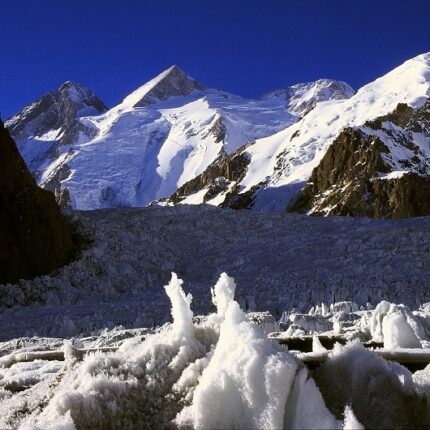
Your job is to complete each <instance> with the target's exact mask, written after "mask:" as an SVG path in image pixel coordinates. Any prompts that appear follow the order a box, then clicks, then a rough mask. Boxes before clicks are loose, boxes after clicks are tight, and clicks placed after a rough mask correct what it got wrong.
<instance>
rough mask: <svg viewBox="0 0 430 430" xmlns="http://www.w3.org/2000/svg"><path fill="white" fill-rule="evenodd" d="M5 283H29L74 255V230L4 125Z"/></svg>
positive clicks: (1, 224) (0, 257)
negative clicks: (26, 281) (32, 174)
mask: <svg viewBox="0 0 430 430" xmlns="http://www.w3.org/2000/svg"><path fill="white" fill-rule="evenodd" d="M0 172H1V173H0V237H1V243H0V283H8V282H15V281H17V280H19V279H21V278H24V279H29V278H33V277H35V276H37V275H41V274H45V273H48V272H51V271H52V270H54V269H56V268H58V267H60V266H61V265H64V264H65V263H66V262H67V261H68V260H69V259H70V258H71V256H72V255H73V252H74V243H73V238H72V233H71V230H70V227H69V225H68V223H67V221H66V219H65V218H64V217H63V215H62V214H61V212H60V209H59V207H58V206H57V204H56V203H55V199H54V196H53V194H51V193H50V192H48V191H45V190H42V189H40V188H39V187H37V185H36V182H35V180H34V179H33V177H32V176H31V174H30V172H29V170H28V168H27V167H26V165H25V163H24V161H23V159H22V158H21V156H20V154H19V152H18V150H17V147H16V145H15V142H14V141H13V140H12V138H11V137H10V135H9V132H8V131H7V130H6V129H5V128H4V125H3V123H2V122H1V121H0Z"/></svg>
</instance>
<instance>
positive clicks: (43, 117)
mask: <svg viewBox="0 0 430 430" xmlns="http://www.w3.org/2000/svg"><path fill="white" fill-rule="evenodd" d="M429 87H430V53H428V54H423V55H420V56H418V57H416V58H413V59H411V60H409V61H406V62H405V63H404V64H402V65H400V66H399V67H397V68H396V69H394V70H392V71H391V72H389V73H388V74H386V75H385V76H383V77H381V78H379V79H377V80H375V81H374V82H371V83H369V84H368V85H365V86H364V87H362V88H360V89H359V90H358V91H357V92H354V90H353V89H352V88H351V87H350V86H349V85H347V84H346V83H345V82H340V81H334V80H330V79H320V80H317V81H315V82H308V83H301V84H297V85H293V86H291V87H287V88H281V89H278V90H275V91H272V92H270V93H267V94H264V95H263V96H261V97H260V98H258V99H245V98H243V97H240V96H236V95H233V94H229V93H227V92H225V91H222V90H217V89H210V88H206V87H205V86H204V85H202V84H200V83H199V82H198V81H196V80H195V79H193V78H191V77H189V76H188V75H186V74H185V73H184V72H183V71H181V70H180V69H179V68H178V67H177V66H172V67H170V68H169V69H167V70H166V71H164V72H163V73H161V74H160V75H158V76H156V77H155V78H154V79H152V80H150V81H149V82H147V83H146V84H144V85H143V86H141V87H139V88H138V89H137V90H135V91H134V92H132V93H131V94H130V95H128V96H127V97H125V98H124V100H123V101H122V102H120V103H119V104H118V105H116V106H114V107H112V108H111V109H109V110H107V108H106V106H105V105H104V104H103V102H102V101H101V100H100V99H99V98H98V97H97V96H96V95H94V93H92V92H91V91H90V90H89V89H87V88H85V87H83V86H82V85H79V84H75V83H72V82H66V83H65V84H63V85H62V86H61V87H60V88H59V89H58V90H57V91H54V92H52V93H48V94H46V95H44V96H42V97H41V98H40V99H38V100H37V101H35V102H33V103H31V104H29V105H28V106H26V107H24V108H23V109H22V110H21V111H20V112H19V113H17V114H16V115H15V116H13V117H12V118H10V119H9V120H8V121H7V123H6V126H7V127H8V129H9V130H10V132H11V134H12V136H13V137H14V138H15V139H16V141H17V144H18V148H19V150H20V152H21V154H22V156H23V158H24V160H25V161H26V163H27V165H28V167H29V169H30V171H31V172H32V174H33V175H34V177H35V178H36V180H37V182H38V183H39V184H40V186H42V187H43V188H46V189H48V190H51V191H53V192H54V193H55V196H56V199H57V201H58V202H59V203H60V205H61V206H64V207H66V206H67V207H72V208H74V209H83V210H87V209H97V208H111V207H119V206H132V207H139V206H145V205H147V204H149V203H151V202H153V201H156V202H158V203H159V204H164V205H176V204H201V203H207V204H211V205H215V206H220V207H229V208H234V209H242V208H246V209H252V210H256V211H275V212H283V211H287V210H290V211H299V212H304V213H307V214H310V215H323V216H328V215H347V216H370V217H383V218H402V217H410V216H420V215H429V214H430V180H429V178H430V89H429Z"/></svg>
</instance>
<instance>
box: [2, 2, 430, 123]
mask: <svg viewBox="0 0 430 430" xmlns="http://www.w3.org/2000/svg"><path fill="white" fill-rule="evenodd" d="M0 13H1V15H2V19H1V24H0V59H1V69H0V70H1V72H0V111H1V112H2V116H3V117H7V116H9V115H11V114H13V113H15V112H16V111H17V110H19V109H20V108H21V107H22V106H23V105H24V104H26V103H28V102H30V101H32V100H34V99H35V98H37V97H39V96H40V95H42V94H43V93H45V92H47V91H49V90H52V89H56V88H57V87H58V86H59V85H60V84H61V83H62V82H64V81H66V80H74V81H78V82H81V83H83V84H85V85H87V86H89V87H90V88H92V89H93V90H94V91H95V92H96V93H97V94H98V95H99V96H100V97H101V98H102V99H103V100H104V101H105V102H106V103H107V104H108V105H113V104H114V103H116V102H117V101H119V100H120V99H121V98H123V97H124V96H125V95H126V94H128V93H129V92H130V91H131V90H133V89H135V88H136V87H138V86H139V85H141V84H143V83H144V82H145V81H147V80H148V79H150V78H151V77H153V76H154V75H156V74H158V73H159V72H161V71H162V70H164V69H165V68H167V67H169V66H170V65H171V64H177V65H179V66H180V67H181V68H182V69H183V70H184V71H186V72H187V73H188V74H189V75H191V76H193V77H194V78H196V79H198V80H199V81H201V82H202V83H204V84H206V85H208V86H211V87H216V88H223V89H225V90H227V91H230V92H233V93H236V94H241V95H243V96H249V97H253V96H257V95H259V94H260V93H262V92H264V91H267V90H270V89H273V88H277V87H281V86H286V85H290V84H294V83H297V82H300V81H309V80H315V79H318V78H321V77H329V78H334V79H342V80H345V81H347V82H348V83H350V84H351V85H352V86H353V87H354V88H358V87H359V86H361V85H363V84H365V83H366V82H369V81H371V80H373V79H374V78H375V77H377V76H379V75H381V74H384V73H385V72H386V71H388V70H389V69H391V68H393V67H395V66H397V65H398V64H400V63H401V62H403V61H404V60H406V59H408V58H410V57H413V56H415V55H417V54H420V53H423V52H426V51H430V31H429V28H430V25H429V17H430V1H429V0H270V1H269V0H261V1H258V0H225V1H224V0H211V1H208V0H164V1H163V0H140V1H139V0H121V1H115V0H103V1H102V0H100V1H99V0H73V1H72V0H31V1H27V0H7V1H6V0H0Z"/></svg>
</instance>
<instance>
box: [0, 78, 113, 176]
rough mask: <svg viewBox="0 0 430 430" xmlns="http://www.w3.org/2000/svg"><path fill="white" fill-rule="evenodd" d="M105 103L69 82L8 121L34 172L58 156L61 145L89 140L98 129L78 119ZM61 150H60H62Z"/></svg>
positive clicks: (96, 112)
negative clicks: (87, 125)
mask: <svg viewBox="0 0 430 430" xmlns="http://www.w3.org/2000/svg"><path fill="white" fill-rule="evenodd" d="M105 110H106V106H105V105H104V103H103V102H102V101H101V100H100V99H99V98H98V97H97V96H96V95H95V94H94V93H93V92H92V91H91V90H89V89H88V88H86V87H84V86H83V85H80V84H77V83H74V82H71V81H67V82H65V83H64V84H63V85H61V87H60V88H59V89H58V90H57V91H53V92H50V93H48V94H45V95H44V96H42V97H41V98H39V99H38V100H36V101H35V102H33V103H31V104H29V105H27V106H25V107H24V108H23V109H22V110H21V111H20V112H18V113H17V114H16V115H14V116H13V117H12V118H10V119H9V120H7V121H6V123H5V126H6V128H7V129H8V130H9V132H10V133H11V135H12V136H13V138H14V139H15V140H16V142H17V145H18V149H19V150H20V152H21V155H22V156H23V158H24V160H25V162H26V163H27V166H28V167H29V168H30V170H31V172H32V173H33V174H34V175H35V176H36V178H37V179H39V177H40V174H41V172H43V170H44V169H45V168H46V166H48V165H49V164H50V163H51V162H52V160H53V159H55V158H56V157H57V151H58V150H59V147H60V146H61V145H70V144H72V143H75V142H77V141H84V140H89V139H90V138H91V137H93V136H94V134H95V132H94V130H93V129H92V128H89V127H86V126H85V125H84V123H82V122H80V121H79V120H78V118H80V117H83V116H86V115H96V114H100V113H101V112H104V111H105ZM60 152H61V150H60Z"/></svg>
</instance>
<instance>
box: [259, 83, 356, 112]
mask: <svg viewBox="0 0 430 430" xmlns="http://www.w3.org/2000/svg"><path fill="white" fill-rule="evenodd" d="M353 95H354V90H353V89H352V88H351V87H350V86H349V85H348V84H347V83H346V82H342V81H334V80H332V79H318V80H317V81H315V82H305V83H300V84H296V85H292V86H291V87H287V88H280V89H278V90H275V91H271V92H269V93H266V94H263V95H262V96H261V99H263V100H268V99H270V100H277V101H278V103H279V106H286V107H287V109H288V111H289V112H291V113H293V114H295V115H297V116H300V117H301V116H303V115H306V114H307V113H308V112H309V111H310V110H312V109H313V108H314V107H315V105H316V104H317V103H319V102H324V101H327V100H343V99H349V98H350V97H352V96H353Z"/></svg>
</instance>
